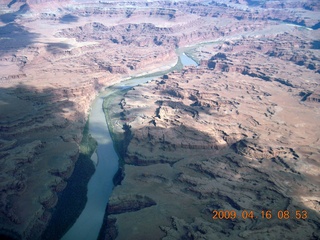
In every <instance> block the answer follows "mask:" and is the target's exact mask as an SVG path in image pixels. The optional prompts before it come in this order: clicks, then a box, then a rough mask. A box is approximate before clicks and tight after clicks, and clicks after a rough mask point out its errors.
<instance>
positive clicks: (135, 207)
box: [107, 195, 156, 215]
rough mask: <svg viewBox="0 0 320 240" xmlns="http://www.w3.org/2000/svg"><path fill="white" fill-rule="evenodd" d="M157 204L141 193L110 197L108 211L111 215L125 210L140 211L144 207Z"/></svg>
mask: <svg viewBox="0 0 320 240" xmlns="http://www.w3.org/2000/svg"><path fill="white" fill-rule="evenodd" d="M154 205H156V202H155V201H154V200H153V199H151V198H149V197H147V196H141V195H133V196H132V195H124V196H117V197H114V198H110V199H109V203H108V207H107V212H108V214H109V215H113V214H120V213H124V212H132V211H133V212H134V211H139V210H141V209H143V208H147V207H151V206H154Z"/></svg>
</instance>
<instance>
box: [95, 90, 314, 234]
mask: <svg viewBox="0 0 320 240" xmlns="http://www.w3.org/2000/svg"><path fill="white" fill-rule="evenodd" d="M164 94H166V95H167V94H168V92H167V91H166V92H165V93H164ZM174 94H176V93H174ZM159 104H160V105H161V106H164V105H165V106H170V107H171V108H175V109H178V110H180V111H181V112H186V114H190V115H191V116H193V117H194V118H197V116H198V114H199V113H200V112H201V111H203V114H205V112H206V110H201V107H199V106H192V107H190V106H186V105H184V104H183V103H179V102H177V103H176V102H172V101H161V103H160V102H159ZM138 111H139V110H138V109H137V112H136V110H134V109H130V115H129V116H135V115H137V114H138ZM124 118H126V116H124ZM125 130H126V131H125V134H126V136H125V137H124V139H125V140H124V143H123V146H128V145H129V144H130V141H134V144H135V145H134V146H135V148H131V149H130V152H128V149H124V152H123V153H122V155H123V158H124V160H125V164H124V173H122V174H121V173H118V174H119V176H120V175H124V174H125V168H126V167H125V166H126V165H127V164H130V165H135V166H150V165H153V164H169V165H170V166H171V167H173V168H174V169H177V168H179V167H180V169H187V170H186V171H181V172H180V173H178V174H177V175H176V176H175V178H174V179H169V180H168V179H167V180H168V181H172V183H173V185H172V186H170V188H171V189H173V188H174V189H175V191H174V193H175V194H176V193H177V192H178V190H177V189H179V190H180V191H182V192H183V193H184V194H188V195H190V196H192V197H195V198H196V199H198V200H199V202H202V203H206V204H205V205H204V209H203V212H202V213H205V214H206V215H207V216H208V219H209V218H211V216H212V210H213V209H217V210H223V209H235V210H238V211H242V210H253V211H254V212H255V213H256V214H260V213H261V210H271V211H272V213H273V217H272V219H271V220H270V221H269V220H266V219H264V220H260V221H258V220H257V219H252V221H250V224H249V225H248V223H247V224H246V225H248V226H245V225H244V222H243V221H239V220H236V221H232V222H231V221H229V220H226V221H220V220H219V223H217V222H215V223H212V224H218V225H220V227H221V229H223V230H224V232H225V234H226V236H227V235H228V232H232V231H233V230H235V231H237V230H239V229H242V230H243V231H245V230H257V232H259V229H268V228H270V229H272V228H274V227H279V228H281V229H283V234H286V233H287V234H290V236H297V237H298V238H299V237H303V236H302V235H303V234H304V233H302V231H301V233H299V234H296V235H295V231H296V230H297V229H303V228H306V229H308V230H306V231H307V232H308V234H310V235H311V236H312V237H313V238H312V239H319V237H320V235H319V234H318V233H319V230H320V214H319V213H318V212H317V211H315V210H312V209H310V208H309V207H307V206H306V205H304V203H303V201H302V199H303V193H302V192H301V196H300V195H299V194H294V195H291V194H286V193H287V192H290V191H291V190H292V189H291V190H290V189H287V187H286V186H285V185H283V183H284V182H286V181H288V182H290V183H292V185H293V186H305V187H302V188H301V189H303V188H308V189H310V192H313V194H316V191H317V186H316V185H315V184H314V183H311V182H309V181H308V178H307V177H306V176H304V175H303V174H302V173H300V172H299V169H297V168H296V167H295V166H294V164H293V163H294V162H295V161H303V158H302V157H300V156H298V154H297V153H296V152H295V151H294V149H292V148H289V147H282V146H279V147H277V148H276V149H272V148H269V147H265V146H264V145H262V144H261V143H260V142H259V139H257V138H256V139H252V138H250V139H249V138H247V137H245V136H243V137H242V138H241V139H240V140H239V139H237V138H235V139H234V138H233V136H231V135H229V136H227V135H226V136H225V138H226V139H225V140H226V142H227V144H226V145H224V146H219V145H218V143H217V141H216V139H213V138H211V137H210V136H208V135H207V134H206V133H204V132H201V131H199V130H197V129H195V128H193V127H185V126H184V127H181V126H177V127H170V128H160V127H157V126H152V125H150V126H148V127H142V128H141V129H138V130H137V129H134V130H132V129H131V128H130V125H126V128H125ZM167 134H168V135H167ZM172 135H175V136H176V137H178V138H179V139H181V144H179V143H178V144H176V143H175V142H176V141H175V140H174V138H173V140H172V138H171V139H170V138H169V137H166V136H172ZM134 138H137V139H136V140H134ZM188 140H190V141H189V143H188ZM126 141H129V142H126ZM177 142H178V141H177ZM183 142H184V143H185V144H182V143H183ZM146 152H148V153H147V154H146V155H145V156H148V157H144V155H143V154H145V153H146ZM150 152H151V153H154V154H153V155H152V154H149V153H150ZM150 156H152V157H150ZM188 156H195V161H194V162H190V161H189V162H188V163H183V161H184V159H187V158H188ZM182 165H183V168H181V166H182ZM142 169H143V170H140V171H141V173H140V175H139V170H138V168H136V170H135V171H136V174H135V177H136V178H139V176H140V177H144V178H143V179H142V180H143V181H144V182H147V179H146V177H147V176H148V175H152V174H154V173H151V174H148V172H142V171H145V170H146V169H147V168H142ZM159 169H160V168H159ZM157 174H158V175H157V176H166V173H162V172H161V171H159V172H157ZM119 179H120V180H119V182H118V184H120V185H121V180H122V179H121V178H120V177H119ZM135 180H136V179H135ZM134 193H136V194H138V193H139V194H145V195H146V196H148V192H141V191H139V187H137V188H136V192H134V191H133V192H130V194H134ZM124 194H125V193H124ZM154 200H155V202H157V199H154ZM314 204H315V205H316V204H317V201H314ZM185 207H186V206H185ZM107 209H108V207H107V208H106V213H105V217H104V223H103V227H102V228H101V231H100V235H99V239H115V238H116V236H117V234H118V233H117V231H118V230H117V227H116V218H114V217H112V218H108V211H107ZM286 209H289V210H290V214H291V217H293V218H294V217H295V213H296V212H295V211H302V210H307V212H308V218H307V219H305V220H304V219H288V220H284V219H279V218H278V216H277V211H280V210H281V211H283V210H286ZM133 211H134V210H133ZM155 211H156V210H155ZM124 212H126V211H124ZM152 214H153V216H154V215H157V214H158V213H155V212H153V213H152ZM200 214H201V213H199V216H200ZM113 216H116V214H115V215H113ZM168 217H170V216H168ZM195 217H196V216H195ZM151 219H152V217H150V220H151ZM189 220H190V219H189ZM189 220H186V219H185V221H186V222H188V221H189ZM211 220H212V219H211ZM208 221H209V220H208ZM128 224H132V223H128ZM188 226H189V225H188ZM189 227H190V226H189ZM220 227H219V228H220ZM185 230H186V232H185V236H180V237H181V239H191V238H189V237H190V236H189V235H188V231H187V228H186V229H185ZM262 232H263V231H262ZM199 234H200V233H199ZM201 234H203V235H202V236H203V237H205V233H201ZM261 234H263V233H261ZM188 236H189V237H188ZM197 236H198V235H197ZM261 237H262V235H261Z"/></svg>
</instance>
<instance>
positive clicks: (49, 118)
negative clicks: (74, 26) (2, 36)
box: [0, 83, 94, 239]
mask: <svg viewBox="0 0 320 240" xmlns="http://www.w3.org/2000/svg"><path fill="white" fill-rule="evenodd" d="M68 90H69V89H54V88H45V89H42V90H39V89H37V88H35V87H32V86H28V85H26V84H23V83H21V84H19V85H17V86H15V87H10V88H0V156H1V158H0V159H1V161H0V165H1V169H2V170H1V175H2V179H3V181H5V182H8V183H9V184H7V185H5V186H4V187H2V188H1V190H0V193H1V202H0V215H1V217H0V236H1V239H6V238H7V239H24V238H28V239H32V238H33V237H32V236H35V235H33V234H34V233H39V232H41V231H44V230H45V229H46V226H47V224H48V221H49V225H48V228H47V229H46V231H45V232H44V235H43V236H42V237H41V239H59V238H60V237H61V236H63V234H64V233H65V232H66V231H67V230H68V228H69V227H71V225H72V223H73V222H74V221H75V220H76V219H77V217H78V216H79V215H80V213H81V211H82V209H83V208H84V206H85V203H86V193H87V184H88V181H89V179H90V177H91V176H92V174H93V172H94V165H93V163H92V161H91V160H90V157H89V152H90V150H87V151H86V150H84V151H82V152H81V153H80V154H79V155H78V149H79V147H78V144H79V143H80V141H81V139H79V131H80V132H81V131H82V130H81V129H80V128H81V127H83V125H84V124H82V123H79V122H78V121H82V122H83V121H84V118H85V116H84V113H82V112H79V111H78V110H77V109H76V108H75V106H74V103H73V102H71V101H69V100H68V94H69V92H68ZM61 99H66V100H61ZM66 108H67V109H69V110H70V111H72V112H77V114H78V116H79V120H78V119H76V120H70V119H66V118H65V117H64V116H63V113H64V111H66V110H65V109H66ZM81 119H82V120H81ZM76 128H78V129H80V130H76V131H74V130H75V129H76ZM90 141H92V139H90V136H88V132H87V130H86V129H85V131H84V138H83V139H82V143H83V144H84V145H85V144H89V142H90ZM11 142H14V144H13V145H12V146H9V147H8V146H7V145H8V144H7V143H11ZM34 142H39V146H38V147H36V148H35V150H34V152H33V153H32V155H30V151H29V149H28V148H27V145H28V144H30V143H34ZM93 145H94V144H93ZM20 149H22V150H20ZM24 149H26V150H24ZM70 151H71V152H72V153H71V154H72V155H70ZM17 152H18V155H17ZM64 161H66V162H65V163H64ZM71 161H72V162H73V164H71V166H70V162H71ZM63 165H64V166H67V167H63ZM72 165H75V168H74V171H73V173H72V170H73V167H72ZM37 168H38V169H37ZM71 174H72V175H71ZM70 175H71V177H70V178H69V176H70ZM34 179H36V181H35V180H34ZM57 179H60V180H59V181H58V183H57V181H56V180H57ZM48 182H50V184H51V183H53V184H52V185H50V186H49V185H48V187H47V189H46V190H45V191H44V192H43V194H40V195H37V194H36V195H34V194H33V192H30V191H32V190H30V189H38V188H41V189H44V188H43V184H45V183H48ZM65 182H67V186H66V187H65V188H64V186H65ZM10 183H12V184H10ZM16 183H17V184H16ZM55 184H57V185H55ZM12 186H23V187H19V188H13V187H12ZM28 191H29V192H28ZM42 191H43V190H42ZM48 192H53V195H54V199H57V197H58V199H59V200H58V204H57V205H56V204H55V200H52V201H51V203H50V200H49V201H45V202H42V201H40V199H41V198H42V196H46V195H47V193H48ZM30 201H32V202H39V203H38V204H39V208H44V209H45V212H44V214H43V215H42V216H39V219H37V222H38V223H37V224H35V225H34V226H33V227H31V230H30V231H29V232H28V234H29V236H28V235H27V236H25V235H24V234H26V233H25V232H20V231H21V225H28V224H29V223H30V224H31V226H32V224H33V223H31V222H30V219H33V218H34V217H35V216H37V214H38V213H37V212H34V213H29V215H27V216H23V215H21V214H20V212H17V211H16V209H17V206H16V205H15V204H16V202H20V203H21V202H24V203H25V204H26V206H25V207H26V208H28V203H30ZM52 202H53V203H52ZM41 205H43V206H41ZM50 215H52V218H51V220H49V219H50V217H48V216H50ZM12 216H14V217H15V218H13V217H12ZM29 227H30V226H29ZM23 229H24V228H23ZM23 231H24V230H23ZM22 235H24V236H23V237H22ZM33 239H35V238H33Z"/></svg>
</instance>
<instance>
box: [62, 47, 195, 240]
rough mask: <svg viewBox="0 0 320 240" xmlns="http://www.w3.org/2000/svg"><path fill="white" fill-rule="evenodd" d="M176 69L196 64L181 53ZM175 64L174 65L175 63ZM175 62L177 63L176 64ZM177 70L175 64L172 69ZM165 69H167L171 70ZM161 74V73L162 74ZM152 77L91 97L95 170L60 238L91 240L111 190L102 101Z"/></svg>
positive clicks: (113, 165) (112, 162) (112, 156)
mask: <svg viewBox="0 0 320 240" xmlns="http://www.w3.org/2000/svg"><path fill="white" fill-rule="evenodd" d="M179 63H181V64H180V68H182V67H183V66H191V65H193V66H197V63H196V62H195V61H194V60H193V59H191V58H190V57H188V56H187V55H186V54H185V53H182V54H180V55H179ZM179 63H178V64H179ZM178 64H177V65H178ZM175 70H179V68H178V69H177V67H176V68H175ZM171 71H172V69H169V70H168V72H171ZM162 74H163V73H162ZM162 74H161V75H158V76H153V77H139V78H132V79H129V80H125V81H122V82H120V83H118V84H115V85H113V86H110V87H108V88H106V89H105V91H103V92H101V93H100V94H99V96H98V97H97V98H96V99H95V101H94V103H93V105H92V108H91V113H90V119H89V132H90V134H91V135H92V137H93V138H95V140H96V141H97V142H98V147H97V149H96V153H95V154H94V155H93V156H92V160H93V161H94V162H95V165H96V171H95V173H94V174H93V176H92V177H91V179H90V181H89V183H88V193H87V203H86V206H85V208H84V210H83V211H82V213H81V215H80V216H79V218H78V219H77V221H76V222H75V224H74V225H73V226H72V227H71V228H70V230H69V231H68V232H67V233H66V234H65V235H64V236H63V238H62V239H63V240H74V239H77V240H95V239H97V237H98V235H99V231H100V228H101V224H102V221H103V217H104V213H105V208H106V206H107V203H108V199H109V197H110V195H111V192H112V189H113V187H114V186H113V181H112V180H113V176H114V175H115V173H116V172H117V170H118V156H117V153H116V152H115V149H114V148H113V142H112V138H111V136H110V132H109V130H108V125H107V123H106V119H105V115H104V112H103V107H102V106H103V100H104V99H105V98H108V96H110V95H111V94H115V93H117V92H120V91H123V90H124V89H130V88H132V87H134V86H136V85H138V84H142V83H145V82H147V81H149V80H152V79H153V78H157V77H159V76H162Z"/></svg>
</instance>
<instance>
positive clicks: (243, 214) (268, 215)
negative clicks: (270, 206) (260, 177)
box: [212, 209, 308, 220]
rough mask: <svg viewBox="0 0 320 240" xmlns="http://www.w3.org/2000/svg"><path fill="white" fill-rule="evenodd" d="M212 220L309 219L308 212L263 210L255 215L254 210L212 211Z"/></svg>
mask: <svg viewBox="0 0 320 240" xmlns="http://www.w3.org/2000/svg"><path fill="white" fill-rule="evenodd" d="M212 214H213V215H212V219H220V220H222V219H231V220H234V219H236V218H238V219H267V220H270V219H272V218H277V219H284V220H288V219H302V220H305V219H307V218H308V212H307V210H304V209H303V210H295V211H289V210H278V211H271V210H262V211H261V212H260V213H255V212H254V211H252V210H242V211H240V212H237V211H235V210H213V211H212Z"/></svg>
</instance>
